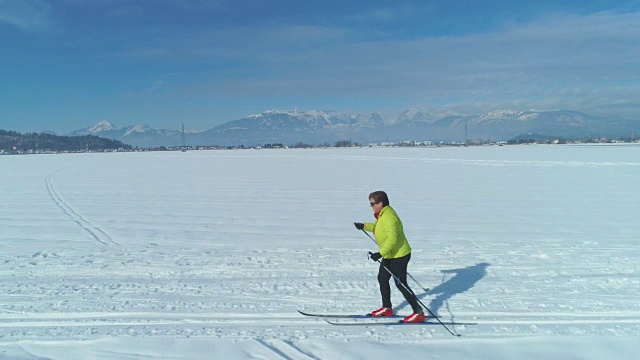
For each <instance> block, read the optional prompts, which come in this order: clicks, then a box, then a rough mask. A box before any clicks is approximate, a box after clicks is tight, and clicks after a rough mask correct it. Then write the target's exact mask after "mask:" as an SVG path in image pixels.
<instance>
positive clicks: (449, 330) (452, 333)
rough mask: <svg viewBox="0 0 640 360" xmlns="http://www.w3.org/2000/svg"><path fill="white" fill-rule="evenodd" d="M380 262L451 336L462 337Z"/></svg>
mask: <svg viewBox="0 0 640 360" xmlns="http://www.w3.org/2000/svg"><path fill="white" fill-rule="evenodd" d="M369 255H373V253H372V252H371V251H369ZM378 262H379V263H380V266H382V267H383V268H384V269H385V270H387V272H388V273H389V274H390V275H391V276H393V279H394V280H395V281H397V282H398V283H399V284H400V285H402V287H403V288H405V289H406V290H407V291H408V292H410V293H411V294H412V295H413V296H415V297H416V300H417V301H418V302H419V303H420V305H422V307H423V308H425V309H426V310H427V312H429V314H431V316H433V317H434V318H435V319H436V320H438V322H439V323H440V325H442V326H443V327H444V328H445V329H447V331H448V332H449V334H451V335H453V336H460V334H456V333H454V332H453V331H451V329H449V328H448V327H447V325H445V324H444V323H443V322H442V321H441V320H440V319H439V318H438V316H437V315H436V314H434V313H433V312H431V310H429V308H428V307H427V306H426V305H425V304H423V303H422V301H420V299H418V297H417V296H416V294H415V293H414V292H413V291H412V290H411V289H410V288H409V287H408V286H407V285H405V284H404V283H403V282H402V281H400V278H398V277H397V276H396V275H395V274H394V273H392V272H391V270H389V268H387V267H386V266H384V265H383V264H382V262H381V261H380V259H378Z"/></svg>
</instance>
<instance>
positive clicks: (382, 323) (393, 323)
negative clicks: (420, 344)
mask: <svg viewBox="0 0 640 360" xmlns="http://www.w3.org/2000/svg"><path fill="white" fill-rule="evenodd" d="M325 321H326V322H327V323H329V324H331V325H338V326H397V325H406V326H410V325H415V326H419V325H452V326H456V325H477V324H478V323H471V322H442V323H439V322H432V321H422V322H415V323H406V322H404V321H402V320H400V321H376V322H369V321H366V322H364V321H363V322H355V321H349V322H335V321H331V320H325Z"/></svg>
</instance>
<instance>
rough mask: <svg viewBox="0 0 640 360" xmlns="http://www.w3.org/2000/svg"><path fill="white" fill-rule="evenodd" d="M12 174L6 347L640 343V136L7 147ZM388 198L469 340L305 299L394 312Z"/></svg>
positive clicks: (5, 171) (420, 265)
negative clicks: (381, 218)
mask: <svg viewBox="0 0 640 360" xmlns="http://www.w3.org/2000/svg"><path fill="white" fill-rule="evenodd" d="M0 184H1V189H2V190H1V191H0V204H2V206H1V207H0V264H1V266H0V359H83V360H84V359H372V358H374V357H375V358H390V357H391V356H394V357H398V358H405V359H414V358H429V359H536V360H538V359H541V358H557V359H569V358H574V359H605V358H611V359H635V358H637V356H638V355H637V354H638V353H640V220H639V219H640V217H639V211H638V210H639V209H640V205H639V199H640V147H638V146H504V147H497V146H494V147H469V148H425V149H398V148H365V149H314V150H243V151H192V152H187V153H180V152H168V153H161V152H156V153H114V154H68V155H33V156H1V157H0ZM374 190H385V191H387V193H388V194H389V196H390V200H391V205H392V206H393V207H394V208H395V209H396V211H397V212H398V214H399V215H400V217H401V218H402V220H403V222H404V226H405V232H406V233H407V236H408V238H409V241H410V243H411V245H412V247H413V249H414V250H413V254H412V260H411V263H410V265H409V272H410V274H411V275H413V276H414V277H415V278H416V279H417V280H418V281H419V282H420V283H421V284H422V285H424V286H426V287H431V290H430V291H429V292H426V293H425V292H424V291H419V290H420V288H419V287H418V286H417V285H416V284H415V283H414V282H410V285H411V286H412V287H413V288H414V290H416V292H418V293H419V298H420V299H421V300H422V302H423V303H424V304H426V305H427V306H428V307H429V308H430V309H431V310H432V311H433V312H437V313H438V314H439V315H440V316H441V319H442V320H443V321H459V322H476V323H477V325H469V326H451V329H452V330H453V331H454V332H455V333H458V334H461V335H462V336H461V337H454V336H451V335H450V334H449V333H448V332H447V331H446V330H445V329H444V328H442V327H441V326H439V325H417V326H412V325H410V326H390V327H384V326H371V327H369V326H353V327H351V326H334V325H329V324H327V323H326V322H324V321H323V320H322V319H315V318H309V317H304V316H302V315H300V314H298V313H297V311H296V310H298V309H300V310H304V311H309V312H331V313H365V312H367V311H371V310H373V309H375V308H378V307H379V306H380V296H379V293H378V285H377V281H376V274H377V264H376V263H373V262H371V261H369V260H367V257H366V254H367V252H368V251H369V250H374V249H375V246H374V244H373V243H372V242H371V240H370V239H369V238H367V237H366V236H365V235H364V234H363V233H362V232H358V231H357V230H356V229H355V228H354V227H353V222H354V221H372V220H373V217H372V214H371V209H370V207H369V204H368V199H367V195H368V194H369V193H370V192H371V191H374ZM392 299H393V300H394V306H395V308H396V310H397V312H398V313H399V314H408V313H410V307H409V306H408V305H407V304H406V303H405V302H404V301H403V299H402V298H401V295H400V293H399V292H398V291H397V290H396V289H393V293H392ZM341 321H344V320H341ZM365 321H371V320H365Z"/></svg>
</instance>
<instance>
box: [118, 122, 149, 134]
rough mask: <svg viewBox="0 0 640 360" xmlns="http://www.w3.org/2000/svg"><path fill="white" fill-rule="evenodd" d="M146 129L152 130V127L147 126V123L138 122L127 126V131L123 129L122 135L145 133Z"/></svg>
mask: <svg viewBox="0 0 640 360" xmlns="http://www.w3.org/2000/svg"><path fill="white" fill-rule="evenodd" d="M148 131H153V129H152V128H150V127H148V126H147V125H144V124H138V125H134V126H131V127H130V128H128V129H127V131H125V133H124V136H129V135H131V134H134V133H145V132H148Z"/></svg>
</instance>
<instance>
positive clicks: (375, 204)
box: [369, 191, 389, 213]
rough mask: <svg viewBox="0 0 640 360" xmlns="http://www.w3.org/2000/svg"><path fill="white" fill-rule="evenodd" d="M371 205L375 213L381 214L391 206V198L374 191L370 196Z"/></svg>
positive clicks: (382, 192) (381, 192) (383, 193)
mask: <svg viewBox="0 0 640 360" xmlns="http://www.w3.org/2000/svg"><path fill="white" fill-rule="evenodd" d="M369 205H371V208H372V209H373V212H374V213H379V212H380V210H382V208H383V207H385V206H389V197H388V196H387V193H385V192H384V191H374V192H372V193H371V194H369Z"/></svg>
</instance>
